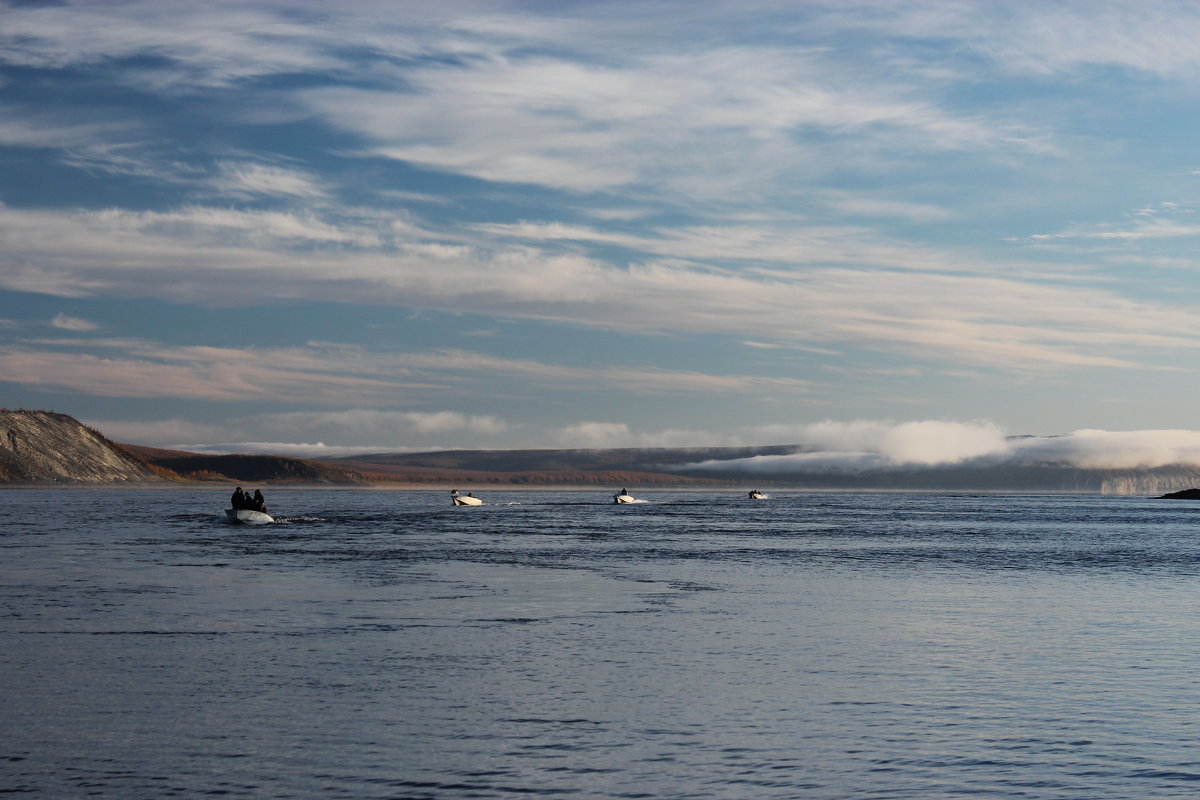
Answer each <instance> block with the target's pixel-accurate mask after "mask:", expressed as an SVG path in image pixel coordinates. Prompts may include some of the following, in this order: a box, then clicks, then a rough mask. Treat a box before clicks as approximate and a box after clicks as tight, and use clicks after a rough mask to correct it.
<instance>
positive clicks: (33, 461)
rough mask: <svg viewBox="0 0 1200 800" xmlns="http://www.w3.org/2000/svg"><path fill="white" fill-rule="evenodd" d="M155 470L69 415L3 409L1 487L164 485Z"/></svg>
mask: <svg viewBox="0 0 1200 800" xmlns="http://www.w3.org/2000/svg"><path fill="white" fill-rule="evenodd" d="M162 480H163V479H162V478H161V477H159V476H158V475H157V474H156V473H155V471H154V470H153V468H151V466H150V465H148V464H146V463H145V462H142V461H139V460H138V459H137V458H135V457H134V456H132V455H130V454H129V453H127V452H125V451H124V450H122V449H121V448H119V447H117V446H116V445H115V444H114V443H112V442H110V441H109V440H108V439H105V438H104V436H102V435H101V434H100V433H99V432H98V431H94V430H92V429H91V428H89V427H87V426H86V425H83V424H82V423H80V422H79V421H78V420H76V419H75V418H73V417H69V416H67V415H66V414H56V413H53V412H51V411H26V410H24V409H21V410H17V411H11V410H8V409H0V484H59V485H73V484H74V485H86V484H105V483H161V482H162Z"/></svg>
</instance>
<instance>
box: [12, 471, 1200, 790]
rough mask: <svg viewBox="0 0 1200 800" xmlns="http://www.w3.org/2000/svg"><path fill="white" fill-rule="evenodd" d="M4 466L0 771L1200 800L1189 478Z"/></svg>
mask: <svg viewBox="0 0 1200 800" xmlns="http://www.w3.org/2000/svg"><path fill="white" fill-rule="evenodd" d="M477 494H480V495H481V496H483V497H484V498H485V499H486V501H487V503H488V505H485V506H482V507H477V508H454V507H452V506H451V505H450V503H449V499H448V496H447V495H446V493H443V492H436V493H434V492H428V493H426V492H411V493H406V492H379V491H271V492H268V502H269V503H270V504H271V511H272V512H273V513H275V514H276V515H278V516H279V517H280V521H279V522H278V523H277V524H275V525H269V526H257V527H249V526H237V527H235V526H230V525H227V524H225V523H224V521H223V515H222V509H223V508H224V507H225V505H226V500H227V492H224V491H222V492H211V491H159V492H136V493H135V492H131V491H126V490H112V491H87V490H79V491H76V490H53V491H36V490H28V491H27V490H8V491H2V492H0V558H2V559H3V560H2V562H0V563H2V564H3V570H2V573H0V598H2V601H3V605H2V609H0V680H2V682H3V683H2V686H3V695H2V696H0V791H3V792H15V793H28V794H30V795H34V796H44V797H112V798H135V799H136V798H166V797H198V796H204V795H209V794H212V795H225V796H233V797H256V798H258V797H264V798H267V797H269V798H284V797H287V798H501V797H512V796H514V795H542V796H548V797H567V796H574V797H580V798H642V797H646V798H650V797H653V798H658V797H688V798H693V797H694V798H757V797H762V798H818V799H822V800H824V799H828V800H835V799H837V800H842V799H856V800H857V799H866V798H872V799H875V800H882V799H885V798H886V799H890V798H922V799H924V798H965V797H982V798H1039V799H1041V798H1046V799H1054V798H1072V799H1078V800H1103V799H1104V798H1122V800H1126V799H1128V798H1169V797H1188V798H1193V797H1196V796H1200V729H1198V727H1197V722H1198V720H1200V714H1198V713H1197V712H1198V711H1200V709H1198V707H1197V706H1198V705H1200V670H1198V667H1200V658H1198V656H1200V644H1198V642H1197V636H1196V633H1197V630H1198V627H1200V626H1198V622H1200V577H1198V572H1200V535H1198V534H1200V504H1193V503H1188V502H1172V501H1156V500H1149V499H1144V498H1128V497H1027V496H1022V497H1011V496H961V495H958V496H947V495H904V494H846V495H842V494H788V493H777V494H775V496H773V497H772V498H771V499H770V500H767V501H749V500H746V499H745V496H744V495H741V494H738V493H727V494H722V495H719V496H708V495H703V494H687V493H650V492H647V493H641V492H635V494H638V495H639V496H642V497H645V498H646V499H647V500H648V501H649V502H647V503H644V504H640V505H633V506H614V505H609V504H608V502H607V501H608V499H609V497H608V495H607V494H605V493H602V492H597V493H566V492H556V493H533V492H477Z"/></svg>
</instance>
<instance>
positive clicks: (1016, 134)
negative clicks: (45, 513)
mask: <svg viewBox="0 0 1200 800" xmlns="http://www.w3.org/2000/svg"><path fill="white" fill-rule="evenodd" d="M0 9H2V10H0V15H2V17H0V203H2V205H0V405H3V406H6V407H27V408H49V409H53V410H58V411H63V412H66V413H70V414H72V415H75V416H77V417H79V418H81V419H83V420H85V421H87V422H89V423H91V424H94V425H96V426H98V427H100V428H101V429H102V430H103V431H104V432H105V433H107V434H109V435H110V436H112V437H114V438H117V439H119V440H122V441H131V442H137V443H143V444H154V445H159V446H196V447H211V448H216V449H220V448H221V447H224V448H225V449H235V450H254V449H266V450H273V451H276V452H296V453H310V454H315V453H325V454H339V453H350V452H355V451H359V450H363V449H368V450H409V449H427V448H441V447H470V448H476V447H480V448H490V447H546V446H549V447H559V446H562V447H574V446H585V447H620V446H653V445H669V446H676V445H724V444H768V443H787V442H796V441H801V440H802V438H803V437H804V436H806V435H811V434H813V432H814V431H816V430H822V431H827V430H828V429H829V426H830V425H834V426H839V425H840V426H844V427H843V429H844V430H851V429H853V430H855V431H861V430H865V429H869V430H872V431H878V432H880V433H879V435H880V436H886V435H888V433H887V432H889V431H891V432H894V431H896V430H897V429H898V427H900V426H905V425H911V424H914V423H930V424H934V425H943V426H944V425H945V424H950V425H952V426H953V425H959V426H962V427H961V428H953V427H951V428H949V429H948V430H950V431H951V434H950V435H951V438H953V437H954V436H957V434H955V433H953V432H954V431H956V430H958V431H960V432H961V431H962V430H968V431H974V432H979V431H983V432H984V434H985V435H987V436H990V435H991V434H993V433H995V432H997V431H998V432H1000V433H1001V434H1004V433H1007V434H1055V433H1066V432H1070V431H1076V430H1081V429H1093V430H1103V431H1111V432H1117V431H1122V432H1129V431H1152V430H1181V429H1190V428H1192V427H1195V426H1194V424H1193V417H1194V410H1193V409H1194V405H1195V396H1196V390H1197V380H1196V377H1195V375H1196V367H1197V360H1198V357H1197V347H1198V346H1200V289H1198V288H1197V287H1198V285H1200V283H1198V281H1197V280H1196V273H1197V265H1198V264H1200V260H1198V254H1197V247H1198V245H1200V216H1197V211H1196V210H1197V209H1198V208H1200V145H1198V144H1197V138H1196V131H1197V130H1198V129H1200V125H1198V123H1200V119H1198V118H1200V102H1198V100H1200V48H1197V47H1196V46H1195V42H1197V41H1200V6H1196V5H1195V4H1193V3H1172V2H1155V3H1146V2H1128V3H1110V2H1108V3H1106V2H1038V3H1026V2H956V1H955V0H936V1H933V0H931V1H930V2H890V1H889V2H853V1H851V2H846V1H845V0H838V1H837V2H832V1H831V2H754V1H753V0H751V1H750V2H744V1H741V2H736V3H733V2H729V3H722V2H712V3H695V2H619V3H606V2H586V3H585V2H580V3H569V2H564V3H558V2H555V3H550V2H527V3H518V2H443V3H432V2H429V3H424V2H412V3H397V2H365V1H358V2H356V1H355V0H350V1H349V2H343V3H337V4H331V3H325V2H296V1H295V0H288V2H282V1H281V0H277V1H275V2H253V1H251V2H244V1H241V2H205V3H193V2H169V1H167V2H164V1H163V0H145V1H143V2H121V1H120V0H113V1H112V2H104V3H94V2H93V3H82V2H81V3H8V4H4V5H2V6H0ZM815 426H816V427H815ZM820 426H823V427H820ZM944 429H945V428H939V430H944Z"/></svg>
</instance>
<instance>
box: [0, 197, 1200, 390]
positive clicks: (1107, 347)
mask: <svg viewBox="0 0 1200 800" xmlns="http://www.w3.org/2000/svg"><path fill="white" fill-rule="evenodd" d="M536 232H537V231H535V233H536ZM663 235H665V236H674V238H673V239H669V241H671V242H674V243H676V244H679V243H682V242H685V241H688V240H696V239H706V240H708V241H711V242H713V246H714V247H717V246H718V243H719V242H720V240H721V237H722V236H723V235H727V236H729V237H731V240H732V241H742V242H745V241H748V240H750V239H751V238H752V236H750V235H749V232H748V231H746V230H745V228H744V227H739V226H732V227H731V228H730V229H729V230H727V231H726V230H722V229H721V228H718V227H713V228H710V229H708V230H707V231H706V232H704V233H699V232H697V231H696V230H695V229H693V228H688V229H685V231H684V232H682V233H677V232H668V233H666V234H663ZM793 238H794V239H795V240H797V241H799V240H802V239H803V234H802V232H798V233H797V234H796V236H795V237H793ZM630 241H633V240H632V239H630ZM824 241H826V242H827V243H833V242H834V240H832V239H825V240H824ZM641 242H642V243H643V244H642V246H645V247H647V248H649V247H652V246H654V239H653V237H645V236H644V237H641ZM647 242H648V244H646V243H647ZM0 245H3V247H4V249H5V251H6V252H7V253H8V254H9V256H10V258H12V259H13V263H16V264H36V265H37V266H36V267H16V268H14V269H11V270H9V271H8V272H6V273H5V274H3V275H0V286H4V287H6V288H10V289H15V290H21V291H37V292H43V293H61V294H63V295H65V296H81V295H106V294H118V295H121V296H134V297H161V298H167V299H175V300H184V301H187V302H201V303H218V304H226V303H231V302H239V298H243V297H245V296H250V297H253V296H255V295H258V294H261V295H264V296H274V297H285V298H286V297H292V298H307V299H321V300H327V301H328V300H340V301H343V302H371V303H387V304H395V305H398V306H405V307H425V308H433V309H447V310H454V311H464V310H470V311H475V312H478V313H480V314H487V315H495V314H501V315H510V316H513V317H518V318H527V319H541V320H551V321H557V322H564V323H569V324H573V325H580V324H582V325H594V326H600V327H608V328H616V329H625V330H631V331H676V332H705V333H712V334H728V335H734V336H737V337H739V338H747V339H751V340H754V341H759V342H764V341H766V342H785V343H794V344H800V345H803V346H811V347H817V348H829V347H833V346H835V345H855V346H863V347H871V348H875V349H881V350H886V351H892V352H905V353H907V354H909V355H916V356H920V357H922V358H927V359H932V360H948V361H952V362H970V363H972V364H984V365H989V366H991V367H999V368H1004V369H1019V370H1026V369H1037V368H1039V367H1063V366H1078V367H1088V366H1092V367H1130V366H1134V365H1139V361H1138V358H1139V353H1141V352H1143V351H1147V350H1151V349H1153V350H1158V351H1161V350H1162V349H1163V348H1172V349H1181V350H1190V349H1193V348H1195V347H1196V345H1197V344H1198V343H1200V316H1198V315H1196V314H1195V313H1194V312H1192V311H1190V310H1189V309H1188V308H1186V307H1183V306H1179V307H1175V306H1172V305H1169V304H1167V303H1165V302H1153V301H1149V300H1138V299H1132V298H1126V297H1123V296H1121V295H1120V294H1118V293H1116V292H1114V291H1110V290H1107V289H1106V288H1104V287H1103V286H1089V285H1081V284H1080V283H1079V282H1078V281H1077V280H1074V279H1069V278H1068V279H1066V280H1059V279H1058V276H1056V275H1049V276H1046V275H1031V276H1028V277H1026V276H1022V275H1014V276H1012V277H1004V276H1002V275H997V274H989V273H995V272H1003V270H1001V269H999V268H998V267H995V265H993V266H994V267H995V268H993V269H990V270H989V269H987V268H986V267H987V264H986V263H977V262H975V261H974V258H973V257H972V256H971V255H970V254H967V255H964V256H959V257H960V258H962V262H961V263H962V264H963V269H962V270H961V271H958V272H954V271H952V269H951V267H952V265H953V263H954V258H955V254H954V253H951V252H944V253H942V254H941V255H940V258H939V259H938V261H937V262H936V263H935V264H934V265H933V267H934V268H936V269H937V271H936V272H929V271H928V269H926V270H923V271H918V270H919V264H918V261H919V259H916V258H910V259H905V258H904V256H903V252H902V251H903V247H902V246H899V245H896V246H893V247H892V250H893V252H894V253H895V260H897V261H901V260H904V261H907V265H908V266H907V268H906V269H903V270H899V269H892V270H887V269H879V268H877V267H875V266H874V265H873V263H870V264H867V265H864V266H861V267H860V266H858V265H855V264H853V263H843V264H842V265H841V266H827V264H829V263H830V262H831V261H832V262H834V263H836V262H838V261H841V260H842V257H841V256H840V255H839V254H838V253H837V252H836V251H827V252H823V253H811V254H809V253H804V252H801V253H797V259H796V261H795V262H793V263H792V264H788V263H786V261H784V259H785V257H786V253H785V252H784V250H785V249H786V248H783V249H781V250H780V251H778V252H775V251H772V250H771V249H770V248H768V249H767V250H766V251H764V253H763V254H762V256H763V259H764V260H765V259H766V258H774V259H775V260H776V262H778V263H777V265H776V266H775V267H774V268H773V269H765V268H759V269H758V270H756V271H752V272H746V271H735V270H731V269H721V268H714V267H710V266H708V265H706V264H703V263H691V262H680V261H677V260H676V261H671V260H667V259H663V258H650V259H648V260H645V261H642V262H640V263H634V264H633V265H631V266H629V267H619V266H616V265H613V264H612V263H609V262H606V261H604V260H600V259H598V258H593V257H589V256H587V255H584V254H580V253H575V252H559V251H554V250H545V249H541V248H538V247H533V246H525V245H521V244H512V245H508V246H504V245H493V246H488V245H486V244H485V243H482V242H478V241H476V240H474V239H473V238H471V237H468V238H466V239H464V238H462V237H461V236H459V237H458V238H455V234H454V233H450V232H447V233H445V234H444V236H443V237H440V238H439V237H438V236H437V235H435V234H434V233H433V232H431V231H427V230H421V229H419V228H413V227H412V226H410V225H408V224H407V223H404V224H401V225H400V226H398V227H396V226H387V227H380V225H379V224H378V221H377V220H366V219H352V220H349V221H346V222H339V221H326V220H325V219H323V218H322V217H321V216H319V215H316V214H312V215H310V216H300V215H296V214H289V213H281V212H260V211H246V212H241V211H236V210H233V209H214V208H189V209H182V210H178V211H173V212H159V213H149V212H145V213H130V212H120V211H106V212H79V211H45V210H38V211H23V210H15V209H10V208H4V207H0ZM680 246H682V245H680ZM731 246H732V245H731ZM325 247H337V248H338V249H337V250H336V251H331V252H324V250H323V248H325ZM694 247H695V248H696V249H695V254H696V255H697V256H698V255H699V254H700V251H701V246H700V245H698V244H696V245H694ZM664 248H665V246H664ZM922 250H924V248H921V247H918V248H917V252H918V253H919V252H921V251H922ZM810 259H819V263H816V264H813V263H806V261H808V260H810ZM847 260H849V259H847ZM232 275H236V276H237V280H238V282H239V287H241V291H239V292H238V293H235V294H234V295H233V296H231V295H230V293H229V292H228V291H226V289H225V282H226V276H232Z"/></svg>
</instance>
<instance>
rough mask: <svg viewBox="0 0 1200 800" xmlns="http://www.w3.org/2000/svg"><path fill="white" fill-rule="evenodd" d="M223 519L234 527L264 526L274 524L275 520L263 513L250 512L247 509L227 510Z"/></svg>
mask: <svg viewBox="0 0 1200 800" xmlns="http://www.w3.org/2000/svg"><path fill="white" fill-rule="evenodd" d="M225 519H227V520H229V521H230V522H231V523H233V524H234V525H265V524H266V523H268V522H274V521H275V518H274V517H272V516H271V515H270V514H268V513H266V512H264V511H252V510H251V509H249V508H227V509H225Z"/></svg>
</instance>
